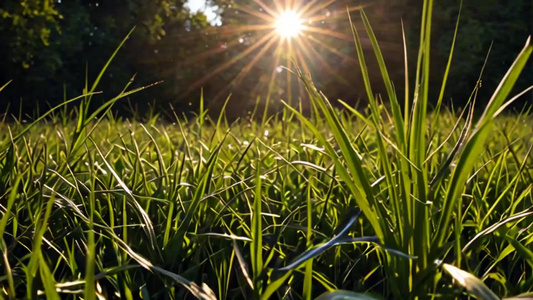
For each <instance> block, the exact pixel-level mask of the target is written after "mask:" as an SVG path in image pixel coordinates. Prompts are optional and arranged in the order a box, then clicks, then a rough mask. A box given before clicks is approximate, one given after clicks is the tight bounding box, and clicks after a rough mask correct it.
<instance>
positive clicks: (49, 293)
mask: <svg viewBox="0 0 533 300" xmlns="http://www.w3.org/2000/svg"><path fill="white" fill-rule="evenodd" d="M430 11H431V1H425V9H424V13H423V16H422V20H423V22H422V30H421V43H420V44H421V46H420V51H419V58H418V61H417V63H416V80H415V82H412V83H409V82H406V83H405V84H406V87H407V88H406V91H405V96H404V95H397V94H396V92H395V89H394V86H393V84H392V82H391V81H390V79H389V77H388V72H387V69H386V67H385V65H384V62H383V59H382V57H381V52H380V50H379V46H378V42H377V40H376V39H375V37H374V36H373V33H372V30H371V27H370V25H369V24H368V20H367V19H366V16H365V15H364V13H362V15H361V17H362V18H363V21H364V24H365V29H361V28H357V29H356V28H354V41H355V45H356V48H357V50H358V52H357V54H358V59H359V61H360V65H361V72H362V74H363V78H364V79H365V80H366V81H365V83H366V89H367V96H368V99H369V104H368V107H367V108H366V109H365V110H355V109H354V108H351V107H350V106H348V105H347V104H341V105H344V109H343V110H340V109H338V108H333V107H332V105H331V103H330V101H329V100H328V99H327V98H326V96H324V95H323V94H322V93H320V92H318V91H316V89H315V88H314V86H313V84H312V83H311V82H310V81H309V80H308V79H306V77H305V76H304V75H303V74H301V73H298V72H296V74H295V76H299V77H300V80H301V82H302V84H303V85H304V86H305V88H306V89H307V92H308V94H309V98H310V104H311V115H310V116H306V115H304V114H302V113H301V110H300V109H299V107H298V106H297V105H296V106H294V107H292V106H290V105H286V106H285V108H284V109H283V111H282V112H280V113H279V114H277V115H274V116H272V117H270V118H263V119H262V120H263V121H254V120H255V118H254V117H255V116H260V115H262V114H263V112H261V111H255V112H254V113H253V116H251V118H250V119H241V120H240V121H237V122H234V123H228V121H227V120H226V118H225V115H224V114H223V113H222V114H220V116H219V117H217V118H212V117H208V114H207V113H206V111H205V110H204V109H203V101H202V102H201V103H202V105H201V109H200V112H198V114H197V115H196V117H194V118H191V119H188V120H187V119H184V118H178V117H176V118H175V123H168V122H163V121H158V119H157V118H155V117H154V118H152V119H151V120H149V121H148V122H146V123H139V122H136V121H130V120H124V119H120V118H116V117H114V116H113V114H112V113H111V111H110V109H111V106H112V105H113V104H114V103H115V102H116V101H118V100H119V99H121V98H124V97H126V96H127V95H129V94H131V93H133V92H137V91H138V90H140V89H136V90H131V91H129V92H127V90H128V88H129V86H127V87H126V88H125V89H124V92H122V93H120V94H119V95H118V96H117V97H115V98H113V99H111V100H110V101H109V102H107V104H106V105H104V106H102V107H100V108H99V109H98V110H97V111H96V112H94V114H92V112H89V110H88V107H89V104H90V102H91V97H92V95H93V92H95V91H97V86H98V81H99V80H100V78H101V76H99V77H98V78H97V79H96V81H95V83H94V84H93V85H92V86H91V87H89V86H87V87H86V89H85V90H86V91H87V93H86V94H84V95H82V96H81V97H79V98H75V99H72V100H69V101H66V102H65V104H67V103H70V105H76V110H75V111H73V112H71V113H67V112H66V111H65V110H64V107H66V106H59V107H57V108H54V109H52V110H51V111H50V113H49V114H45V115H43V117H42V118H40V119H37V120H35V121H33V122H32V123H30V124H21V123H18V122H7V121H2V123H0V211H1V220H0V233H1V235H0V236H1V240H0V250H1V253H2V258H1V259H0V269H1V270H2V271H1V272H0V286H1V287H2V290H1V291H0V293H1V294H0V295H2V297H5V298H8V299H17V298H32V299H38V298H43V299H44V298H46V299H77V298H80V297H81V298H84V299H96V298H99V299H112V298H121V299H139V298H142V299H192V298H195V297H196V298H199V299H215V298H216V299H269V298H272V299H282V298H283V299H314V298H316V297H319V299H432V298H439V299H455V298H460V299H466V298H469V297H473V298H477V299H501V298H510V297H515V296H518V295H520V296H521V297H524V298H521V299H531V297H533V296H532V295H531V294H528V293H531V292H532V291H533V277H532V276H531V273H532V272H533V248H532V247H533V227H532V226H531V224H532V223H533V222H532V220H533V208H532V207H533V196H532V192H531V190H532V189H533V179H532V177H533V158H532V156H531V154H530V153H531V149H532V147H533V122H532V118H531V115H530V113H529V112H528V111H524V112H522V113H520V114H518V113H517V114H509V113H506V112H502V110H503V109H502V108H505V106H507V105H508V104H509V103H511V102H512V101H513V99H515V97H514V95H511V94H510V93H511V90H512V87H513V85H514V83H515V82H516V79H517V78H518V76H519V74H520V73H521V71H522V70H523V68H524V67H525V64H526V62H527V60H528V58H529V56H530V54H531V52H532V51H533V47H532V46H531V45H530V43H529V41H528V42H527V43H526V46H525V47H524V49H523V50H522V52H520V53H519V54H518V53H517V59H516V61H515V63H514V64H513V65H512V66H510V69H509V72H508V74H507V75H506V76H505V77H504V78H503V79H502V80H501V84H500V86H498V87H483V88H491V89H492V90H494V95H493V97H492V98H491V99H490V101H489V102H488V105H487V106H486V107H484V108H479V107H476V109H477V111H474V110H473V109H472V107H474V105H472V104H473V103H474V102H475V100H476V94H477V93H476V91H477V87H476V88H474V89H473V92H472V97H471V102H470V103H469V105H467V107H465V108H464V109H462V110H459V111H454V110H452V109H449V108H445V107H441V101H442V98H443V94H444V89H445V85H446V80H447V76H446V75H445V77H444V80H443V88H442V91H443V92H442V93H441V94H440V97H439V99H438V101H437V102H436V103H437V104H436V106H435V107H434V108H433V110H432V112H431V113H430V112H429V111H428V106H429V103H430V99H429V96H428V94H429V91H428V89H429V86H428V78H429V61H430V60H429V55H428V53H429V52H430V51H429V50H430V43H429V40H430V35H431V30H430V28H431V27H430V24H431V13H430ZM361 30H366V32H367V33H368V36H369V37H370V41H371V42H372V45H373V47H374V54H375V56H376V58H377V60H378V63H379V65H380V71H381V74H382V77H383V80H384V82H385V87H386V89H387V93H386V95H382V97H383V100H382V98H381V97H375V95H374V92H373V90H372V87H371V84H370V82H369V81H368V70H367V69H366V67H365V64H364V62H365V58H364V57H363V54H362V47H361V42H360V39H359V36H358V31H361ZM115 54H116V53H115ZM115 54H114V55H115ZM114 55H113V56H114ZM452 55H453V46H452V50H451V51H450V58H451V57H452ZM448 68H449V66H448ZM105 69H106V67H104V68H103V70H102V74H103V72H105ZM447 71H448V69H446V70H445V74H447ZM406 78H409V76H408V75H407V74H406ZM409 88H411V90H409ZM413 89H414V90H413ZM0 91H1V90H0ZM325 94H326V95H327V91H325ZM399 99H402V103H401V104H400V100H399ZM230 101H231V100H230ZM382 102H385V103H387V105H383V104H382ZM363 111H365V112H363ZM254 115H255V116H254Z"/></svg>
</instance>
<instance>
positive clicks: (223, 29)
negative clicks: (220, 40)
mask: <svg viewBox="0 0 533 300" xmlns="http://www.w3.org/2000/svg"><path fill="white" fill-rule="evenodd" d="M272 28H273V26H272V25H267V24H260V25H231V26H229V25H227V26H220V27H215V28H214V29H215V30H211V31H208V33H218V34H221V35H223V36H224V35H231V34H235V33H239V32H245V31H261V30H268V29H272Z"/></svg>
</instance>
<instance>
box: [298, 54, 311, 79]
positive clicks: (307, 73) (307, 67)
mask: <svg viewBox="0 0 533 300" xmlns="http://www.w3.org/2000/svg"><path fill="white" fill-rule="evenodd" d="M295 52H296V58H297V59H298V61H299V62H300V66H301V67H302V69H303V70H304V72H305V73H304V74H305V76H307V77H311V71H310V70H309V66H308V65H307V62H306V61H305V59H304V58H303V56H302V53H301V52H300V48H296V51H295Z"/></svg>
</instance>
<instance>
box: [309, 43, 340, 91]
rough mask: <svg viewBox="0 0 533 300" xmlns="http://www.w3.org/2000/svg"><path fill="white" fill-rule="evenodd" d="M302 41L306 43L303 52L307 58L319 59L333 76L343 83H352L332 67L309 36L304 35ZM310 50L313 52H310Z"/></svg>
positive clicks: (310, 59) (312, 60)
mask: <svg viewBox="0 0 533 300" xmlns="http://www.w3.org/2000/svg"><path fill="white" fill-rule="evenodd" d="M301 43H302V44H304V45H303V47H302V52H303V53H304V55H305V56H306V57H307V59H308V60H309V61H311V62H314V61H315V60H314V59H313V58H315V59H316V60H318V62H319V63H320V65H321V66H322V67H324V69H325V70H326V71H327V72H328V73H329V74H330V75H332V76H334V77H335V78H337V79H338V80H339V81H340V82H342V83H343V84H345V85H350V83H349V82H348V81H346V79H344V78H343V77H341V76H339V75H338V73H337V72H336V71H335V70H334V69H333V68H332V67H331V65H330V64H328V62H327V61H326V60H325V59H324V58H323V57H322V55H320V54H319V53H318V51H317V50H316V48H315V46H313V45H312V44H311V43H310V42H309V39H308V38H307V37H305V36H304V37H302V39H301ZM310 51H311V52H312V53H310Z"/></svg>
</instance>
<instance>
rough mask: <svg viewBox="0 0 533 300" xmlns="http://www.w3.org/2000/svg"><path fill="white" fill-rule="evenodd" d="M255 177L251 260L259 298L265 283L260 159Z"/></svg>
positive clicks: (256, 294) (256, 292)
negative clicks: (263, 274) (262, 274)
mask: <svg viewBox="0 0 533 300" xmlns="http://www.w3.org/2000/svg"><path fill="white" fill-rule="evenodd" d="M255 172H256V176H255V184H256V186H255V194H254V202H253V211H252V212H251V213H252V226H250V227H251V229H252V232H251V238H252V243H251V246H250V248H251V253H250V259H251V264H252V274H253V277H252V278H253V280H252V281H253V284H254V295H255V297H259V296H260V295H261V292H262V288H263V287H262V286H263V283H262V282H261V273H262V272H263V225H262V223H263V216H262V215H261V211H262V209H261V206H262V196H261V169H260V159H258V160H257V165H256V170H255Z"/></svg>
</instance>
